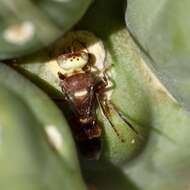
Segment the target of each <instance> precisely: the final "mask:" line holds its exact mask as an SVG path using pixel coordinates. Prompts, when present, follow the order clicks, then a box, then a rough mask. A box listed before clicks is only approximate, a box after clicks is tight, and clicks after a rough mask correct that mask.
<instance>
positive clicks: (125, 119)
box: [110, 102, 139, 134]
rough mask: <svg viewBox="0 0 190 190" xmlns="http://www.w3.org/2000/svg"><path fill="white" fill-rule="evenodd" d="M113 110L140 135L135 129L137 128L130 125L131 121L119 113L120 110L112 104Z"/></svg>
mask: <svg viewBox="0 0 190 190" xmlns="http://www.w3.org/2000/svg"><path fill="white" fill-rule="evenodd" d="M110 104H111V106H112V108H113V109H114V110H115V111H116V112H117V114H118V115H119V117H120V118H121V119H122V120H123V121H124V122H125V123H126V124H127V125H128V126H129V127H130V128H131V129H132V130H133V131H134V132H135V133H136V134H139V132H138V131H137V130H136V129H135V127H134V126H133V125H132V124H131V123H130V121H129V120H128V118H127V117H126V116H125V115H124V114H123V113H122V112H121V111H119V109H118V108H117V107H116V106H115V105H114V104H113V103H111V102H110Z"/></svg>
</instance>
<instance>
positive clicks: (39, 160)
mask: <svg viewBox="0 0 190 190" xmlns="http://www.w3.org/2000/svg"><path fill="white" fill-rule="evenodd" d="M0 73H1V76H0V104H1V109H0V147H1V148H0V152H1V157H0V164H1V171H0V179H1V180H0V187H1V188H2V189H4V190H6V189H7V190H8V189H9V190H10V189H11V190H12V189H14V190H22V189H31V190H42V189H44V190H45V189H52V190H54V189H61V188H64V189H68V190H69V189H81V190H82V189H85V185H84V183H83V181H82V179H81V174H80V170H79V165H78V160H77V155H76V152H75V147H74V143H73V141H72V136H71V134H70V130H69V129H68V126H67V124H66V122H65V120H64V119H63V117H62V114H61V112H60V111H59V110H58V109H57V108H56V106H55V105H54V104H53V103H52V102H51V101H50V100H49V98H48V97H47V96H46V95H45V94H44V93H43V92H41V91H40V90H39V89H38V88H36V87H35V86H34V85H33V84H32V83H30V82H29V81H27V80H26V79H24V78H23V77H22V76H21V75H19V74H18V73H17V72H15V71H14V70H12V69H11V68H9V67H8V66H6V65H3V64H1V65H0ZM10 179H11V182H10Z"/></svg>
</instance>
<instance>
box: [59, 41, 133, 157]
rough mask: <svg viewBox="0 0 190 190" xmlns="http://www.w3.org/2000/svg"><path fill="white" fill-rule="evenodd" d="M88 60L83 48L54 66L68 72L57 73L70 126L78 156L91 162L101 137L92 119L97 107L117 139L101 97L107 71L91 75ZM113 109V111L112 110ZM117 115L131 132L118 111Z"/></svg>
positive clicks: (105, 87) (106, 101)
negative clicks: (67, 110) (69, 113)
mask: <svg viewBox="0 0 190 190" xmlns="http://www.w3.org/2000/svg"><path fill="white" fill-rule="evenodd" d="M78 43H80V44H81V43H82V42H78ZM83 46H84V45H83ZM91 56H92V55H90V53H89V52H88V50H87V49H86V48H85V47H84V48H83V49H80V50H78V51H73V50H72V51H71V52H67V53H64V54H62V55H60V56H59V57H58V58H57V63H58V64H59V66H60V67H61V68H63V69H64V70H66V71H68V72H65V73H62V72H58V77H59V79H60V87H61V89H62V92H63V94H64V97H65V100H66V102H67V103H68V105H69V107H70V109H71V111H72V114H73V116H72V119H71V124H72V129H73V133H74V136H75V139H76V141H77V144H78V145H79V149H80V151H81V152H82V154H84V155H85V156H86V157H87V158H89V159H94V158H98V157H99V154H100V150H101V134H102V126H101V125H100V123H98V121H97V117H96V109H97V106H100V108H101V110H102V113H103V114H104V116H105V117H106V118H107V119H108V121H109V122H110V124H111V126H112V127H113V129H114V131H115V133H116V134H117V136H118V137H119V138H120V135H119V133H118V131H117V129H116V128H115V126H114V125H113V124H112V122H111V120H110V119H109V104H110V103H109V101H108V99H107V97H106V95H105V92H106V91H107V88H108V76H107V75H106V71H107V69H108V68H109V67H105V68H103V69H102V71H99V70H98V71H97V70H96V71H92V64H90V58H91ZM113 107H114V106H113ZM114 109H116V110H117V108H116V107H114ZM117 111H118V110H117ZM118 114H119V116H120V117H121V118H122V119H123V120H124V121H125V122H126V123H127V124H128V126H130V127H131V128H132V129H133V130H134V128H133V126H132V125H131V124H130V123H129V122H128V121H127V120H126V118H125V117H124V116H123V115H122V114H121V113H120V112H119V111H118ZM121 141H122V142H123V141H124V139H122V138H121Z"/></svg>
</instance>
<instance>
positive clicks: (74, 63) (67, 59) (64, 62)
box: [57, 51, 88, 70]
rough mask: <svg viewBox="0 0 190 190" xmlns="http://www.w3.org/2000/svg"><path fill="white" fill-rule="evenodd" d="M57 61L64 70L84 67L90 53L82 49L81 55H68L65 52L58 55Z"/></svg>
mask: <svg viewBox="0 0 190 190" xmlns="http://www.w3.org/2000/svg"><path fill="white" fill-rule="evenodd" d="M57 63H58V64H59V66H60V67H61V68H62V69H64V70H76V69H79V68H83V67H84V66H85V65H86V64H87V63H88V53H86V52H84V51H82V52H81V53H80V55H73V56H68V54H63V55H61V56H59V57H58V60H57Z"/></svg>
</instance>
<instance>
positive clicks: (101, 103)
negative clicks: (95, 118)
mask: <svg viewBox="0 0 190 190" xmlns="http://www.w3.org/2000/svg"><path fill="white" fill-rule="evenodd" d="M96 98H97V102H98V105H99V107H100V108H101V111H102V113H103V115H104V116H105V118H106V119H107V121H108V122H109V124H110V126H111V127H112V129H113V130H114V132H115V134H116V135H117V137H118V138H119V139H120V141H121V142H122V143H124V142H125V140H124V139H123V138H122V137H121V135H120V133H119V132H118V130H117V129H116V128H115V126H114V124H113V123H112V121H111V119H110V116H109V114H110V110H109V107H108V105H107V104H106V102H105V101H104V100H101V99H100V96H99V95H98V94H96Z"/></svg>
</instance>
